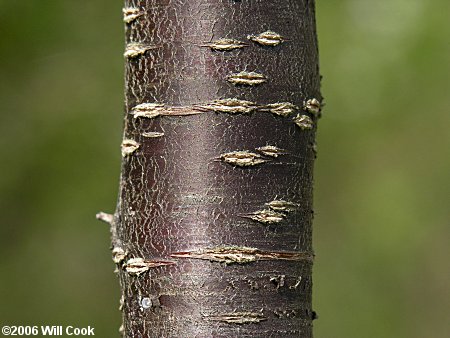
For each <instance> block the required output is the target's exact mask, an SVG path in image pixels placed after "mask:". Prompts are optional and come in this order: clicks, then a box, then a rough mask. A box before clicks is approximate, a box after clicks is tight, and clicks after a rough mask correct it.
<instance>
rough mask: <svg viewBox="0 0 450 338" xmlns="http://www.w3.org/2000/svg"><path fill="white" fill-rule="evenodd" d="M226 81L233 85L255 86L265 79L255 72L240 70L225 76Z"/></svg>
mask: <svg viewBox="0 0 450 338" xmlns="http://www.w3.org/2000/svg"><path fill="white" fill-rule="evenodd" d="M227 80H228V82H230V83H232V84H234V85H245V86H255V85H259V84H261V83H264V82H266V81H267V79H266V77H265V76H264V75H262V74H259V73H256V72H240V73H236V74H231V75H229V76H228V77H227Z"/></svg>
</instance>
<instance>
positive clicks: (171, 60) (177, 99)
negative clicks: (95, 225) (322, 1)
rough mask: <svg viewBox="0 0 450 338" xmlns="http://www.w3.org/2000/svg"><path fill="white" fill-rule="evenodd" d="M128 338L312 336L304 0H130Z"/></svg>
mask: <svg viewBox="0 0 450 338" xmlns="http://www.w3.org/2000/svg"><path fill="white" fill-rule="evenodd" d="M124 21H125V25H126V49H125V54H124V56H125V60H126V89H125V95H126V107H125V109H126V114H125V122H124V140H123V143H122V155H123V162H122V171H121V180H120V193H119V200H118V205H117V209H116V212H115V214H114V215H111V216H108V215H106V214H99V216H98V217H99V218H101V219H103V220H106V221H109V222H110V223H111V225H112V227H111V229H112V247H113V259H114V261H115V263H116V264H117V268H118V269H117V271H118V275H119V280H120V285H121V289H122V293H123V295H122V299H121V309H122V311H123V327H122V331H123V334H124V335H125V336H126V337H311V336H312V320H313V319H314V318H313V317H314V312H313V311H312V309H311V287H312V282H311V268H312V261H313V252H312V245H311V242H312V240H311V232H312V228H311V223H312V218H313V212H312V181H313V175H312V173H313V162H314V158H315V131H316V123H317V119H318V117H319V116H318V115H319V114H320V101H321V96H320V93H319V83H320V77H319V71H318V52H317V42H316V31H315V15H314V1H313V0H278V1H257V0H241V1H237V0H236V1H233V0H178V1H175V0H141V1H139V0H127V1H126V3H125V8H124Z"/></svg>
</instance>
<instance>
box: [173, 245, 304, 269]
mask: <svg viewBox="0 0 450 338" xmlns="http://www.w3.org/2000/svg"><path fill="white" fill-rule="evenodd" d="M171 257H174V258H190V259H202V260H208V261H211V262H219V263H225V264H227V265H229V264H247V263H252V262H257V261H268V260H285V261H302V260H306V261H312V260H313V255H312V254H311V253H307V252H286V251H281V252H270V251H262V250H259V249H257V248H250V247H239V246H221V247H215V248H207V249H201V250H197V251H186V252H175V253H172V254H171Z"/></svg>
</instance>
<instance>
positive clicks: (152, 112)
mask: <svg viewBox="0 0 450 338" xmlns="http://www.w3.org/2000/svg"><path fill="white" fill-rule="evenodd" d="M163 111H164V104H162V103H141V104H138V105H137V106H134V107H133V108H131V114H133V116H134V118H138V117H145V118H148V119H152V118H155V117H157V116H160V115H161V112H163Z"/></svg>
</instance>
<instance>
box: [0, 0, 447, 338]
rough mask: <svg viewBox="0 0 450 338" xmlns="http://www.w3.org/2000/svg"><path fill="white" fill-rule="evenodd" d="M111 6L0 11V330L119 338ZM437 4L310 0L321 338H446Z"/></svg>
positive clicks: (443, 14)
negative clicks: (44, 328) (315, 68)
mask: <svg viewBox="0 0 450 338" xmlns="http://www.w3.org/2000/svg"><path fill="white" fill-rule="evenodd" d="M121 8H122V2H121V1H108V0H96V1H78V0H66V1H54V0H53V1H50V0H34V1H33V0H27V1H11V0H10V1H6V0H0V107H1V114H0V135H1V137H0V142H1V144H0V149H1V155H2V156H1V161H0V162H1V164H0V168H1V175H0V203H1V204H0V206H1V212H0V222H1V223H0V224H1V227H0V256H1V258H2V259H1V260H0V273H1V278H0V324H1V325H5V324H9V325H14V324H17V325H19V324H21V325H43V324H46V325H52V324H53V325H66V324H71V325H79V326H86V325H91V326H94V327H95V328H96V336H98V337H114V336H118V332H117V330H118V327H119V325H120V314H119V311H118V309H117V308H118V301H119V287H118V281H117V279H116V278H115V275H114V274H113V272H112V271H113V268H114V267H113V263H112V261H111V258H110V252H109V231H108V228H107V226H106V225H104V224H101V223H99V222H98V221H96V220H95V218H94V215H95V213H96V212H97V211H99V210H105V211H113V209H114V207H115V202H116V197H117V188H118V177H119V169H120V168H119V166H120V154H119V151H118V145H119V144H120V141H121V128H122V107H123V80H122V78H123V76H122V74H123V59H122V52H123V26H122V23H121ZM448 13H450V1H448V0H379V1H373V0H339V1H337V0H335V1H332V0H317V22H318V33H319V44H320V55H321V73H322V74H323V75H324V79H323V88H322V91H323V95H324V96H325V99H326V107H325V110H324V113H323V115H324V117H323V119H322V120H321V121H320V126H319V135H318V145H319V157H318V160H317V162H316V176H315V181H316V185H315V187H316V188H315V209H316V218H315V237H314V242H315V251H316V255H317V256H316V263H315V269H314V282H315V288H314V308H315V310H316V311H317V312H318V314H319V320H318V321H316V322H315V336H316V337H318V338H330V337H331V338H334V337H337V338H341V337H342V338H353V337H354V338H361V337H373V338H375V337H376V338H379V337H396V338H398V337H408V338H419V337H420V338H422V337H433V338H444V337H448V334H449V332H450V324H449V323H450V321H449V318H450V296H449V294H450V292H449V291H450V271H449V263H448V259H449V256H450V250H449V239H450V233H449V225H450V224H449V223H450V222H449V221H450V212H449V201H450V180H449V173H450V137H449V132H448V129H449V127H450V114H449V108H450V95H449V94H450V93H449V83H450V81H449V75H450V72H449V69H450V62H449V61H450V38H449V33H450V20H449V17H448Z"/></svg>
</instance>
